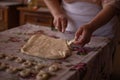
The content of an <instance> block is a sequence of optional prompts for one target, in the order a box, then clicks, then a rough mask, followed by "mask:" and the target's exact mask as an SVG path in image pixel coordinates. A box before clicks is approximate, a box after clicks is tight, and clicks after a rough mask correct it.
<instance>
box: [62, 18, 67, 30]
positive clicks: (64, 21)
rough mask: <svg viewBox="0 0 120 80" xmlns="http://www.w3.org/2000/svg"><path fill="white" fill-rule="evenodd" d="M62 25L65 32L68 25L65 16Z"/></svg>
mask: <svg viewBox="0 0 120 80" xmlns="http://www.w3.org/2000/svg"><path fill="white" fill-rule="evenodd" d="M61 26H62V32H65V29H66V27H67V20H66V19H65V18H63V19H62V20H61Z"/></svg>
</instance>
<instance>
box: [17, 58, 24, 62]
mask: <svg viewBox="0 0 120 80" xmlns="http://www.w3.org/2000/svg"><path fill="white" fill-rule="evenodd" d="M15 62H17V63H23V62H24V59H22V58H20V57H18V58H16V59H15Z"/></svg>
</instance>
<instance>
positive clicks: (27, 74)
mask: <svg viewBox="0 0 120 80" xmlns="http://www.w3.org/2000/svg"><path fill="white" fill-rule="evenodd" d="M30 74H31V70H30V69H25V70H23V71H20V73H19V75H20V76H21V77H28V76H30Z"/></svg>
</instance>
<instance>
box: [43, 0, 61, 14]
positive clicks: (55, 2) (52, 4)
mask: <svg viewBox="0 0 120 80" xmlns="http://www.w3.org/2000/svg"><path fill="white" fill-rule="evenodd" d="M44 2H45V3H46V5H47V7H48V8H49V9H50V12H51V13H52V15H53V16H55V15H57V14H61V13H63V10H62V8H61V6H60V1H59V0H44Z"/></svg>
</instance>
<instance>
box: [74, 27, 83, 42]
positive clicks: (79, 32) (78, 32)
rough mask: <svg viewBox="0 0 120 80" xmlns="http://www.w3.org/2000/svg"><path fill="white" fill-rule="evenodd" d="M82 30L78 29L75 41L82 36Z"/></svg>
mask: <svg viewBox="0 0 120 80" xmlns="http://www.w3.org/2000/svg"><path fill="white" fill-rule="evenodd" d="M82 31H83V30H82V29H81V28H80V29H79V30H78V31H77V32H76V33H75V41H78V39H79V37H80V36H81V34H82Z"/></svg>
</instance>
